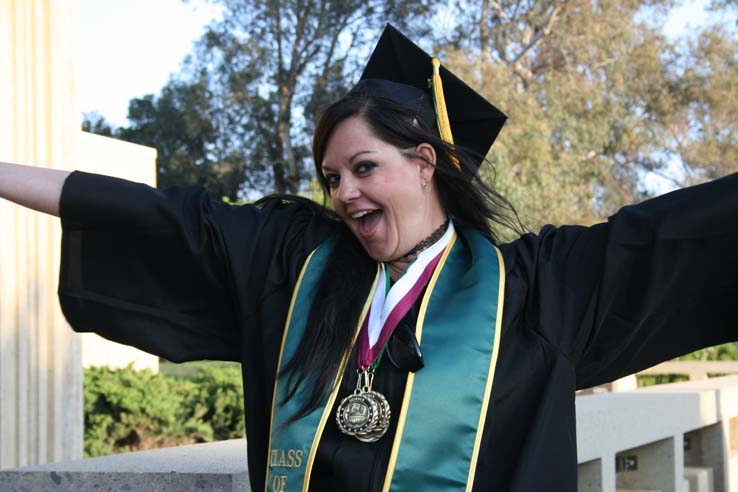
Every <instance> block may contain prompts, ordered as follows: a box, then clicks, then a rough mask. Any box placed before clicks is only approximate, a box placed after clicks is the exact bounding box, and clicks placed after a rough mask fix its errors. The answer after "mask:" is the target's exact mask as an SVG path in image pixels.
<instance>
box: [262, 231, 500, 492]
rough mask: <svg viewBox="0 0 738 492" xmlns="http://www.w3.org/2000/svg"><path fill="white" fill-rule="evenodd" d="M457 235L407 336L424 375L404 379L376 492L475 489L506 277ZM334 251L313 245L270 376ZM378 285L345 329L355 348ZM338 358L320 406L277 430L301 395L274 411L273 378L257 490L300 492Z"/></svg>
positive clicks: (281, 386) (281, 383)
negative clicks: (416, 347) (416, 346)
mask: <svg viewBox="0 0 738 492" xmlns="http://www.w3.org/2000/svg"><path fill="white" fill-rule="evenodd" d="M457 233H458V235H457V236H455V237H454V238H453V239H452V241H451V243H450V244H449V245H448V246H447V247H446V250H445V251H444V253H443V256H442V257H441V260H440V261H439V263H438V266H437V267H436V270H435V272H434V273H433V276H432V277H431V279H430V281H429V283H428V287H427V288H426V291H425V294H424V295H423V299H422V301H421V305H420V312H419V314H418V321H417V324H416V330H415V335H416V337H417V340H418V343H420V345H421V348H422V351H423V359H424V361H425V367H424V368H423V369H422V370H420V371H418V372H417V373H412V372H411V373H409V374H408V378H407V384H406V387H405V392H404V396H403V401H402V406H401V408H400V411H399V416H398V425H397V431H396V433H395V436H394V441H393V445H392V451H391V454H390V459H389V463H388V467H387V474H386V476H385V481H384V485H383V489H382V490H383V491H384V492H390V491H391V492H411V491H417V490H423V491H434V490H438V491H442V490H443V491H448V490H459V491H462V490H463V491H471V489H472V485H473V483H474V473H475V471H476V463H477V458H478V455H479V446H480V443H481V439H482V432H483V430H484V424H485V419H486V416H487V407H488V404H489V398H490V393H491V389H492V381H493V379H494V368H495V363H496V361H497V354H498V349H499V338H500V332H501V329H500V323H501V321H502V302H503V295H504V290H505V272H504V263H503V261H502V256H501V254H500V252H499V250H498V249H497V248H496V247H494V246H493V245H492V244H491V243H490V242H489V241H488V240H487V239H485V238H484V237H483V236H482V235H481V234H480V233H478V232H477V231H475V230H472V229H468V228H463V227H457ZM333 246H334V241H327V242H326V243H324V244H322V245H321V246H320V247H318V248H317V249H316V250H315V251H313V253H312V254H311V255H310V257H308V259H307V260H306V262H305V265H303V268H302V272H301V273H300V277H299V279H298V282H297V285H296V286H295V290H294V292H293V296H292V302H291V305H290V310H289V314H288V316H287V322H286V327H285V333H284V337H283V340H282V348H281V350H280V358H279V364H278V369H277V376H278V375H279V373H280V372H281V370H282V367H283V365H284V364H286V363H287V361H289V360H290V359H291V358H292V356H293V354H294V353H295V351H296V350H297V348H298V345H299V343H300V340H301V339H302V333H303V331H304V329H305V324H306V321H307V319H308V315H309V311H310V308H311V306H312V303H313V298H314V295H315V289H316V288H317V284H318V281H319V279H320V276H321V274H322V272H323V269H324V268H325V267H326V265H327V263H328V261H329V259H330V252H331V249H332V247H333ZM377 284H378V276H377V277H375V279H374V284H373V285H372V288H371V291H370V292H369V295H368V298H367V301H366V302H365V303H364V306H363V309H362V313H361V316H360V321H359V324H358V326H356V327H354V330H355V334H354V341H356V337H357V336H358V332H359V329H360V327H361V324H362V321H363V319H364V317H365V316H366V313H367V310H368V308H369V304H370V302H371V299H372V297H373V294H374V289H376V288H377ZM347 358H348V354H347V355H346V357H345V358H344V360H343V361H342V363H341V365H340V368H339V371H338V373H337V374H336V380H335V381H334V384H333V386H332V388H333V391H332V392H331V393H330V394H329V395H328V397H327V398H326V399H325V401H324V402H323V403H322V405H321V406H320V407H319V408H317V409H315V410H314V411H312V412H311V413H310V414H308V415H306V416H305V417H303V418H301V419H299V420H297V421H296V422H292V423H291V424H289V425H286V426H285V425H283V423H284V422H285V421H287V420H288V419H289V418H290V417H291V416H292V415H293V414H294V413H295V412H296V411H297V410H298V409H299V408H300V407H301V406H302V403H303V401H304V398H306V397H307V394H308V392H307V391H305V386H306V385H302V386H301V387H300V389H299V390H298V391H297V393H296V394H295V395H294V396H293V397H292V398H291V399H290V400H289V401H288V402H287V403H285V404H283V405H282V404H281V402H282V401H284V396H285V393H286V390H287V388H286V386H287V385H286V381H285V379H286V378H284V377H283V378H279V377H277V379H276V382H275V388H274V403H273V404H272V418H271V431H270V435H269V448H268V452H269V456H268V458H267V475H266V483H265V491H267V492H269V491H272V492H295V491H304V492H307V490H308V487H309V484H310V474H311V472H312V468H313V464H314V461H315V453H316V451H317V448H318V443H319V442H320V438H321V436H322V434H323V430H324V429H325V426H326V423H327V422H328V419H329V418H332V412H333V406H334V404H335V401H336V397H337V394H338V390H339V387H340V382H341V379H342V377H343V374H344V371H345V368H346V364H347V362H348V361H347V360H346V359H347ZM385 439H390V437H389V436H386V437H385ZM438 450H443V452H438Z"/></svg>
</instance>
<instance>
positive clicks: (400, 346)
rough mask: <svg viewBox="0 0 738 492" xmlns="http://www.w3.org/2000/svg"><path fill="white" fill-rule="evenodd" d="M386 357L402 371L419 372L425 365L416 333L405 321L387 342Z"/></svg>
mask: <svg viewBox="0 0 738 492" xmlns="http://www.w3.org/2000/svg"><path fill="white" fill-rule="evenodd" d="M385 355H387V358H388V359H389V360H390V362H392V365H393V366H395V367H396V368H397V369H400V370H402V371H410V372H417V371H419V370H421V369H422V368H423V367H424V365H425V364H424V363H423V353H422V352H421V351H420V344H418V340H417V338H415V332H414V330H413V329H412V327H411V326H410V324H409V323H408V322H406V321H405V320H404V319H403V320H402V321H401V322H400V323H399V324H398V325H397V328H395V332H394V333H393V334H392V336H391V337H390V339H389V341H388V342H387V347H386V349H385Z"/></svg>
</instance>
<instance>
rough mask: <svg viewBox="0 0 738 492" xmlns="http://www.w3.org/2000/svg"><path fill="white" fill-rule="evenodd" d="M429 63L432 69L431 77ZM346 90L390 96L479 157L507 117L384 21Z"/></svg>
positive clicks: (446, 137)
mask: <svg viewBox="0 0 738 492" xmlns="http://www.w3.org/2000/svg"><path fill="white" fill-rule="evenodd" d="M434 67H437V68H438V70H437V71H436V76H435V77H434ZM431 81H432V83H431ZM351 92H353V93H357V92H358V93H361V94H364V95H369V96H374V97H383V98H386V99H390V100H392V101H393V102H395V103H397V104H400V105H401V106H403V107H406V108H408V109H410V110H412V111H414V112H415V113H416V114H417V115H418V116H419V117H420V118H421V119H422V120H423V121H425V122H426V123H427V124H429V125H431V126H433V125H436V124H437V125H438V128H439V132H440V134H441V137H442V138H443V139H444V140H446V141H447V142H450V143H455V144H456V145H459V146H462V147H466V148H467V149H470V150H472V151H473V152H474V153H476V154H478V155H479V156H482V158H483V157H484V156H486V155H487V152H488V151H489V149H490V147H491V146H492V143H493V142H494V141H495V138H497V135H498V134H499V133H500V129H502V125H504V124H505V120H506V119H507V116H506V115H505V113H503V112H502V111H500V110H499V109H497V108H496V107H494V106H493V105H492V104H491V103H490V102H489V101H487V100H486V99H485V98H484V97H482V96H481V95H479V94H478V93H477V92H476V91H474V90H473V89H472V88H471V87H469V86H468V85H466V84H465V83H464V82H463V81H462V80H461V79H459V78H458V77H456V76H455V75H454V74H453V73H451V72H449V71H448V70H447V69H446V68H444V67H443V66H440V63H439V62H438V59H437V58H432V57H431V56H430V55H429V54H427V53H426V52H425V51H423V50H422V49H420V48H419V47H418V46H417V45H416V44H415V43H413V42H412V41H410V40H409V39H408V38H407V37H405V36H404V35H403V34H402V33H401V32H400V31H398V30H397V29H395V28H394V27H392V26H391V25H390V24H387V26H386V27H385V29H384V32H382V36H381V37H380V38H379V41H378V42H377V46H376V47H375V48H374V52H373V53H372V55H371V57H370V58H369V61H368V62H367V65H366V67H365V68H364V73H363V74H362V75H361V79H360V81H359V83H358V84H356V86H355V87H354V88H353V89H352V90H351ZM451 135H453V137H451ZM479 164H481V162H480V163H479Z"/></svg>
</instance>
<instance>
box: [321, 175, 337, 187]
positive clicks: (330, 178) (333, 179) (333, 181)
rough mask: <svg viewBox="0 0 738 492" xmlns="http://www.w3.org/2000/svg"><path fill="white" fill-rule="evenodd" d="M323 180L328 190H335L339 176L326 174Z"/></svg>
mask: <svg viewBox="0 0 738 492" xmlns="http://www.w3.org/2000/svg"><path fill="white" fill-rule="evenodd" d="M324 179H325V182H326V183H327V184H328V187H329V188H337V187H338V182H339V180H340V176H339V175H338V174H326V175H325V177H324Z"/></svg>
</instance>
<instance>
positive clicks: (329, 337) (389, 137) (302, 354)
mask: <svg viewBox="0 0 738 492" xmlns="http://www.w3.org/2000/svg"><path fill="white" fill-rule="evenodd" d="M352 117H360V118H363V119H364V120H365V121H366V122H367V124H368V125H369V128H370V129H371V131H372V132H373V133H374V135H375V136H376V137H377V138H379V139H381V140H383V141H385V142H387V143H389V144H392V145H394V146H395V147H397V148H398V149H401V150H402V152H403V153H405V154H406V155H407V154H408V153H411V155H412V156H414V157H417V158H420V159H422V158H423V157H422V156H420V155H416V154H415V153H414V152H413V151H408V150H403V149H414V148H415V147H416V146H417V145H418V144H420V143H423V142H427V143H429V144H431V145H432V146H433V147H434V149H435V151H436V163H435V168H436V172H435V173H434V178H433V179H434V180H435V184H436V188H437V190H438V194H439V198H440V201H441V206H442V207H443V208H444V210H445V211H446V213H447V214H448V215H449V216H450V217H451V219H452V220H453V221H454V223H455V224H457V225H460V226H464V227H470V228H473V229H476V230H477V231H479V232H480V233H482V234H483V235H484V236H485V237H487V238H488V239H489V240H490V241H491V242H492V243H495V244H496V243H498V242H499V236H498V234H497V232H496V229H497V227H503V228H508V229H512V230H514V231H516V232H520V233H522V232H523V229H524V228H523V226H522V225H521V223H520V220H519V219H518V216H517V214H516V213H515V210H514V208H513V207H512V205H511V204H510V202H509V201H508V200H507V199H505V197H503V196H502V195H500V194H499V193H497V192H496V191H494V189H492V188H491V187H489V186H487V185H485V184H484V183H483V182H482V181H481V180H480V179H479V178H478V177H477V175H476V170H477V168H478V163H479V162H480V161H481V160H483V158H484V156H478V155H474V154H473V153H471V152H469V151H468V150H466V149H463V148H460V147H454V146H452V145H449V144H447V143H446V142H444V141H443V140H441V138H440V137H439V135H438V131H437V130H436V129H435V128H431V127H429V126H428V125H427V124H425V123H424V122H423V121H422V120H421V119H420V118H419V117H418V116H417V115H415V114H413V112H412V111H410V110H408V109H407V108H404V107H403V106H400V105H398V104H395V103H393V102H392V101H389V100H387V99H382V98H375V97H370V96H365V95H359V94H353V93H349V94H348V95H347V96H346V97H344V98H343V99H341V100H339V101H338V102H336V103H334V104H332V105H331V106H329V107H328V108H327V109H326V110H325V111H324V112H323V114H322V116H321V117H320V120H319V121H318V124H317V128H316V130H315V134H314V137H313V158H314V160H315V170H316V174H317V177H318V179H319V180H320V183H321V185H322V188H323V192H324V197H325V199H326V200H327V197H328V196H329V195H330V188H329V187H328V183H327V182H326V180H325V178H324V176H323V173H322V170H321V164H322V162H323V156H324V153H325V149H326V146H327V144H328V140H329V138H330V137H331V135H332V134H333V132H334V130H335V129H336V127H337V126H338V125H339V124H341V123H342V122H343V121H345V120H347V119H349V118H352ZM454 159H455V160H456V161H457V162H458V163H459V168H457V167H456V165H455V164H454ZM430 164H432V163H430ZM326 214H328V215H330V216H331V217H334V218H335V215H333V214H330V212H326ZM339 230H340V232H339V240H338V242H337V247H336V248H334V250H333V252H332V253H331V258H330V261H329V265H330V267H329V268H326V269H325V271H324V272H323V274H322V277H321V278H320V280H319V282H318V287H317V290H316V297H315V301H314V305H313V307H312V309H311V311H310V316H309V318H308V320H307V326H306V329H305V332H304V334H303V337H302V340H301V341H300V347H299V349H298V350H297V352H296V353H295V354H294V355H293V356H292V358H291V359H290V360H289V361H288V363H287V364H286V365H285V367H284V368H283V369H282V372H281V374H280V376H284V375H286V376H287V388H288V391H287V394H286V397H285V401H286V400H289V399H290V398H292V397H293V396H294V395H295V393H296V392H297V391H298V388H299V387H300V386H301V385H302V384H303V383H305V382H306V381H309V383H310V386H309V395H308V397H307V398H306V399H305V402H304V404H303V405H302V407H301V408H300V409H299V410H298V411H297V412H296V413H295V415H293V416H292V417H291V418H290V419H289V421H288V423H289V422H292V421H294V420H297V419H299V418H301V417H303V416H305V415H307V414H308V413H310V412H311V411H313V410H314V409H315V408H317V407H318V406H319V405H320V403H321V401H322V400H323V399H324V398H325V396H326V395H327V394H328V393H329V392H330V390H331V384H332V382H333V380H334V378H335V375H336V372H337V371H338V370H339V368H340V365H341V361H342V360H343V358H344V356H345V355H346V353H347V352H349V351H350V350H351V345H352V343H353V337H354V334H355V331H356V328H357V325H358V323H359V321H360V320H359V316H360V314H361V309H362V307H363V304H364V300H365V299H366V297H367V295H368V293H369V289H370V288H371V284H372V281H373V279H374V274H375V272H376V263H375V262H374V261H373V260H372V259H371V258H369V256H368V255H367V254H366V252H365V251H364V249H363V247H362V246H361V244H360V243H359V242H358V240H357V239H356V238H355V237H354V236H353V234H352V233H351V232H350V231H349V230H348V228H347V227H345V226H344V227H341V228H339ZM347 271H348V272H351V275H346V274H345V273H343V272H347ZM282 403H284V402H282Z"/></svg>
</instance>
